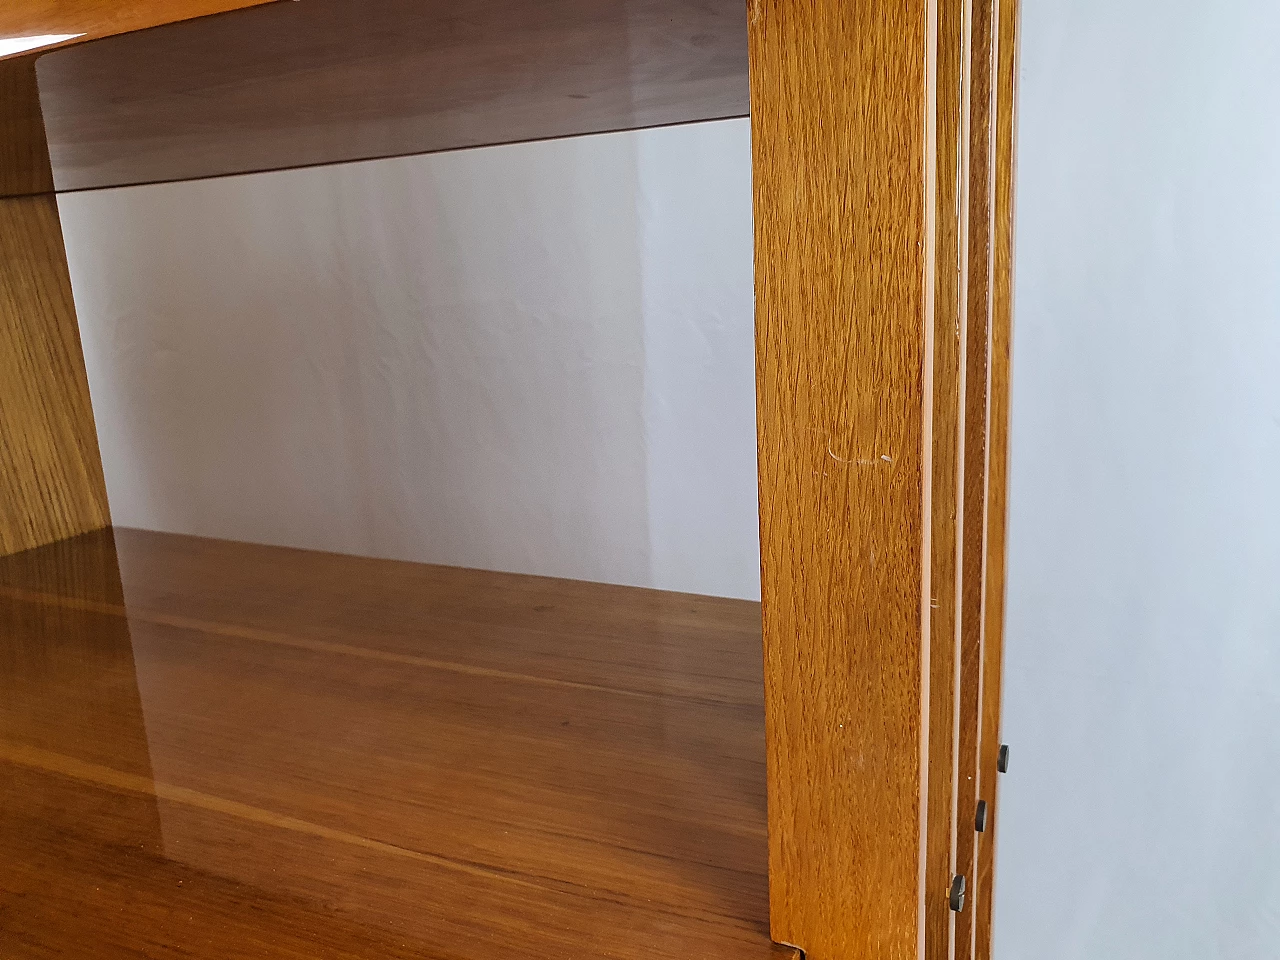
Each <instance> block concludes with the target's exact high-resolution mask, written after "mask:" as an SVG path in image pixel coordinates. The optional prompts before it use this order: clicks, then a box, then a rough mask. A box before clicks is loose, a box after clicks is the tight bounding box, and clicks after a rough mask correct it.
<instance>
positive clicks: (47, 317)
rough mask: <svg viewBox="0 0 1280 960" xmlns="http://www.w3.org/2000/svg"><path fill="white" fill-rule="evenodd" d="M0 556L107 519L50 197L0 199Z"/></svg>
mask: <svg viewBox="0 0 1280 960" xmlns="http://www.w3.org/2000/svg"><path fill="white" fill-rule="evenodd" d="M0 408H2V409H3V411H4V414H3V416H2V417H0V503H3V504H4V510H3V513H0V555H3V554H6V553H13V552H16V551H19V550H25V549H27V548H29V547H33V546H39V545H41V544H45V543H49V542H51V541H54V540H59V539H62V538H64V537H68V536H72V535H75V534H78V533H82V532H85V531H88V530H96V529H99V528H101V527H103V526H105V525H106V524H107V523H109V522H110V514H109V512H108V509H107V493H106V485H105V483H104V481H103V476H102V461H101V459H100V458H99V455H98V438H97V432H96V429H95V427H94V422H93V409H92V407H91V405H90V402H89V384H88V379H87V377H86V375H85V368H84V356H83V354H82V352H81V349H80V333H79V330H78V328H77V326H76V316H75V308H74V305H73V303H72V299H71V281H70V278H69V276H68V274H67V263H66V256H65V254H64V253H63V248H62V231H61V227H60V225H59V222H58V205H57V202H56V200H55V199H54V197H53V196H52V195H44V196H36V197H23V198H11V199H7V200H0Z"/></svg>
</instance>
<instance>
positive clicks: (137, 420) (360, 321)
mask: <svg viewBox="0 0 1280 960" xmlns="http://www.w3.org/2000/svg"><path fill="white" fill-rule="evenodd" d="M59 203H60V210H61V214H62V224H63V231H64V233H65V236H66V245H67V254H68V260H69V262H70V267H71V276H72V283H73V286H74V290H75V296H76V306H77V310H78V312H79V316H80V321H81V327H82V330H83V335H84V344H85V353H86V360H87V363H88V370H89V380H90V386H91V389H92V393H93V400H94V408H95V413H96V415H97V422H98V430H99V434H100V437H101V441H102V450H103V460H104V464H105V467H106V474H107V486H108V492H109V494H110V498H111V508H112V513H113V515H114V519H115V521H116V522H117V523H119V524H123V525H131V526H139V527H145V528H150V529H160V530H169V531H177V532H183V533H194V534H201V535H208V536H218V537H228V538H233V539H242V540H253V541H263V542H270V543H280V544H289V545H295V546H304V547H314V548H321V549H328V550H336V551H343V552H350V553H359V554H366V555H372V556H381V557H393V558H401V559H413V560H426V561H432V562H438V563H448V564H457V565H463V566H471V567H480V568H486V569H498V570H514V571H521V572H531V573H541V574H549V575H555V576H566V577H575V578H582V579H588V580H600V581H609V582H617V583H628V584H637V585H644V586H655V587H660V588H666V589H674V590H685V591H691V592H698V593H709V594H718V595H724V596H737V597H751V598H756V597H758V596H759V542H758V533H757V529H758V524H757V508H756V473H755V412H754V411H755V406H754V359H753V340H752V322H753V309H754V307H753V299H752V248H751V243H752V237H751V185H750V143H749V126H748V123H747V121H745V120H736V121H724V122H718V123H708V124H698V125H693V126H683V127H674V128H668V129H660V130H649V131H640V132H633V133H623V134H609V135H604V136H595V137H587V138H581V139H571V140H559V141H554V142H548V143H536V144H524V145H514V146H505V147H496V148H486V149H481V150H469V151H463V152H459V153H448V154H439V155H435V156H426V157H414V158H408V159H397V160H382V161H375V162H369V163H358V164H348V165H342V166H335V167H326V168H320V169H312V170H297V171H289V172H284V173H270V174H256V175H250V176H243V177H231V178H225V179H217V180H208V181H201V182H192V183H181V184H172V185H158V186H148V187H139V188H126V189H118V190H107V191H101V192H92V193H82V194H66V195H63V196H62V197H60V200H59Z"/></svg>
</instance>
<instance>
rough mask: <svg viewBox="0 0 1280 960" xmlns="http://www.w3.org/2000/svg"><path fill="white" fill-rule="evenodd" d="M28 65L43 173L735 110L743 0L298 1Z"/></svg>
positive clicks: (313, 152)
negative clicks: (44, 133) (38, 108)
mask: <svg viewBox="0 0 1280 960" xmlns="http://www.w3.org/2000/svg"><path fill="white" fill-rule="evenodd" d="M39 74H40V88H41V96H42V100H43V105H44V111H45V118H46V123H47V126H48V130H49V142H50V148H51V155H52V158H53V170H54V176H55V180H56V183H57V187H58V189H59V190H78V189H85V188H93V187H103V186H116V185H121V184H133V183H149V182H157V181H167V180H183V179H191V178H196V177H207V176H218V175H224V174H232V173H244V172H249V171H260V170H272V169H281V168H286V167H299V166H308V165H313V164H322V163H335V162H341V161H350V160H359V159H365V158H372V157H387V156H398V155H405V154H415V153H425V152H430V151H436V150H446V149H454V148H459V147H470V146H477V145H483V144H493V143H506V142H512V141H519V140H530V139H543V138H549V137H560V136H568V135H577V134H585V133H597V132H602V131H607V130H617V129H628V128H635V127H646V126H655V125H660V124H670V123H679V122H687V121H692V120H710V119H718V118H724V117H733V116H746V114H747V113H748V87H747V48H746V13H745V9H744V7H743V4H742V2H741V0H380V2H378V3H376V4H369V3H364V2H362V0H303V2H300V3H280V4H275V5H271V6H267V7H262V8H258V9H253V10H244V11H241V12H239V13H234V14H228V15H226V16H220V17H210V18H206V19H203V20H196V21H191V22H187V23H180V24H173V25H171V26H167V27H163V28H161V29H156V30H149V31H145V32H141V33H135V34H130V35H127V36H121V37H114V38H112V39H109V40H103V41H99V42H96V43H91V44H84V45H81V46H77V47H75V48H73V49H67V50H61V51H56V52H54V53H52V54H48V55H46V56H44V57H42V58H41V59H40V63H39Z"/></svg>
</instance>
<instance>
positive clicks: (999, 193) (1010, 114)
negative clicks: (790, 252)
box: [974, 0, 1020, 960]
mask: <svg viewBox="0 0 1280 960" xmlns="http://www.w3.org/2000/svg"><path fill="white" fill-rule="evenodd" d="M1019 15H1020V4H1019V2H1018V0H1001V2H1000V19H999V31H1000V32H999V40H998V51H997V52H998V57H997V64H998V69H997V73H996V124H995V137H996V149H995V155H996V162H995V202H994V208H995V210H994V212H995V233H994V235H993V236H994V242H993V248H994V263H995V267H994V275H993V283H992V322H991V437H990V450H991V452H990V460H991V468H990V479H989V482H988V486H987V583H986V590H987V597H986V604H987V606H986V636H985V637H984V641H983V642H984V647H983V651H984V652H983V687H982V749H981V755H980V757H979V770H980V776H981V782H982V784H983V795H984V796H985V797H986V800H987V803H988V804H989V807H990V816H989V818H988V824H987V829H986V832H985V833H983V834H982V836H981V838H980V841H979V844H978V885H977V888H978V908H977V914H976V921H975V922H976V930H975V934H974V936H975V956H976V957H977V958H978V960H991V957H992V923H993V910H994V900H993V896H992V894H993V888H994V886H995V847H996V829H997V828H998V826H999V823H1000V800H999V795H998V792H997V787H998V785H999V779H1000V778H999V773H998V771H997V769H996V763H997V760H998V757H999V752H1000V741H1001V739H1002V738H1001V735H1000V699H1001V693H1002V688H1003V677H1004V616H1005V572H1006V554H1005V549H1006V542H1007V522H1008V511H1009V503H1008V490H1009V413H1010V404H1009V399H1010V394H1009V386H1010V374H1011V372H1012V366H1013V363H1012V361H1013V357H1012V339H1013V249H1014V246H1013V241H1014V232H1013V231H1014V171H1015V167H1016V163H1015V155H1014V147H1015V131H1016V123H1017V76H1018V20H1019Z"/></svg>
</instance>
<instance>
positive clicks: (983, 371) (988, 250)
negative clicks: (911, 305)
mask: <svg viewBox="0 0 1280 960" xmlns="http://www.w3.org/2000/svg"><path fill="white" fill-rule="evenodd" d="M999 2H1000V0H973V17H972V34H971V47H970V54H971V60H970V62H971V64H972V67H971V71H970V81H969V119H970V123H969V157H968V167H969V171H968V172H969V179H968V197H967V202H968V209H969V222H968V249H967V252H966V258H967V269H966V276H965V284H966V291H965V295H966V320H965V323H966V328H967V334H966V336H967V340H966V346H965V352H966V356H965V401H964V488H963V495H964V502H963V505H962V510H963V514H964V520H963V524H964V527H963V537H962V546H961V563H962V573H961V576H962V587H961V611H960V631H961V656H960V699H959V709H960V756H959V764H958V785H959V791H958V793H959V800H958V805H959V830H958V833H957V856H956V861H957V867H956V869H957V871H958V872H959V873H962V874H964V875H965V877H966V878H967V880H968V895H967V898H966V904H965V909H964V910H963V911H961V912H960V913H959V914H958V915H957V916H956V930H955V940H956V957H957V958H960V960H969V958H972V956H973V950H974V930H975V924H974V917H975V915H976V913H977V911H978V909H979V892H978V890H977V876H978V869H979V863H978V839H977V838H978V834H977V832H976V830H975V829H974V820H975V814H976V810H977V805H978V801H979V800H980V799H983V798H984V795H983V784H982V780H981V770H980V769H979V766H978V758H979V755H980V752H981V749H982V703H983V665H984V659H983V658H984V650H983V635H984V632H985V616H986V613H985V604H986V562H987V486H988V442H987V440H988V427H989V419H990V384H991V364H990V354H991V279H992V223H993V219H992V218H993V205H992V196H991V193H992V168H993V163H994V154H993V150H994V140H993V137H992V123H993V120H994V113H993V109H992V106H993V99H994V95H995V86H994V70H995V61H994V58H995V56H996V46H995V44H996V33H995V30H996V20H997V18H998V16H999Z"/></svg>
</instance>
